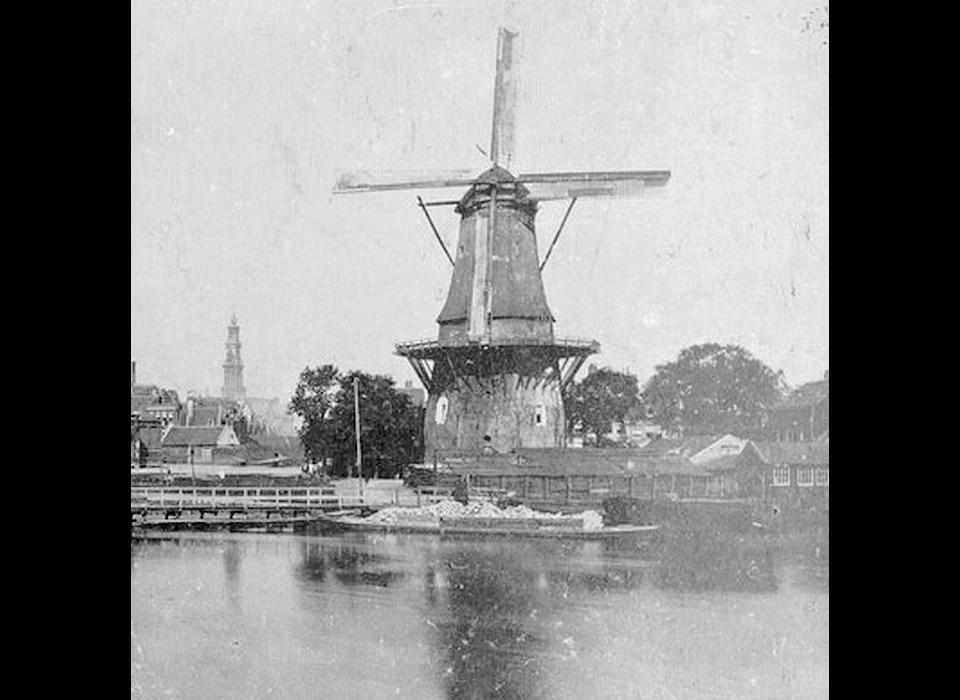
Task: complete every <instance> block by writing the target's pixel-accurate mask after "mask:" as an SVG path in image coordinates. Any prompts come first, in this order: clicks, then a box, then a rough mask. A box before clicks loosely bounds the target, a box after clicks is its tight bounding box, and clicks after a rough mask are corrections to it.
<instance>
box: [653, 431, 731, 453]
mask: <svg viewBox="0 0 960 700" xmlns="http://www.w3.org/2000/svg"><path fill="white" fill-rule="evenodd" d="M723 437H725V434H724V435H693V436H691V437H687V438H683V439H679V438H660V439H659V440H652V441H651V442H648V443H647V444H646V445H644V446H643V447H641V448H639V449H640V452H641V453H642V454H643V455H644V456H648V457H656V456H665V457H666V456H678V457H693V456H694V455H695V454H698V453H699V452H703V451H704V450H705V449H707V448H708V447H710V445H712V444H713V443H715V442H717V441H718V440H720V439H721V438H723Z"/></svg>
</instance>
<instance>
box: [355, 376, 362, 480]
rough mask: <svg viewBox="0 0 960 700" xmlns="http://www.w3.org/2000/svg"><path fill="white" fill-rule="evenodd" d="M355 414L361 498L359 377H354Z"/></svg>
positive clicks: (358, 478)
mask: <svg viewBox="0 0 960 700" xmlns="http://www.w3.org/2000/svg"><path fill="white" fill-rule="evenodd" d="M353 408H354V411H353V415H354V430H356V433H357V487H358V489H359V493H360V496H361V498H362V497H363V474H362V469H361V466H362V464H363V461H362V456H361V454H360V379H359V377H354V378H353Z"/></svg>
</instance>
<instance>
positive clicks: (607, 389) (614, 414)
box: [564, 367, 640, 439]
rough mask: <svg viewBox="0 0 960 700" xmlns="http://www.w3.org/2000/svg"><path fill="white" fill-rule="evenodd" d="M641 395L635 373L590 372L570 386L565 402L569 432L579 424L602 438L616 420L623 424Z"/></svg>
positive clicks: (609, 370)
mask: <svg viewBox="0 0 960 700" xmlns="http://www.w3.org/2000/svg"><path fill="white" fill-rule="evenodd" d="M639 394H640V389H639V386H638V384H637V378H636V377H635V376H634V375H632V374H628V373H626V372H617V371H615V370H612V369H610V368H609V367H604V368H603V369H599V370H596V371H595V372H591V373H590V374H588V375H587V376H586V377H585V378H584V380H583V381H582V382H579V383H574V384H573V385H572V386H571V387H570V391H569V392H568V394H567V396H566V398H565V400H564V408H565V412H566V416H567V430H568V432H569V431H570V430H572V429H573V426H575V425H576V424H577V423H578V422H579V423H581V424H582V425H583V427H584V428H586V429H587V430H591V431H593V432H594V433H596V434H597V438H598V439H599V438H600V437H601V436H602V435H604V434H606V433H607V432H609V430H610V427H611V424H612V423H613V422H614V421H618V422H623V419H624V418H625V417H626V415H627V413H628V412H629V411H630V410H631V409H632V408H634V407H635V406H636V405H637V404H638V401H639Z"/></svg>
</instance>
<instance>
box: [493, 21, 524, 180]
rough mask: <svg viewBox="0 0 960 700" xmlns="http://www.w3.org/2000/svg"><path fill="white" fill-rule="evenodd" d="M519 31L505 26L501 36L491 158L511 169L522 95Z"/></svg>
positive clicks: (498, 45)
mask: <svg viewBox="0 0 960 700" xmlns="http://www.w3.org/2000/svg"><path fill="white" fill-rule="evenodd" d="M518 36H519V34H518V33H517V32H511V31H509V30H508V29H504V28H501V29H500V34H499V36H498V38H497V76H496V79H495V82H494V89H493V133H492V135H491V137H490V160H492V161H493V164H494V165H500V164H503V165H504V167H506V168H507V169H509V168H510V162H511V160H513V151H514V146H515V140H516V131H517V102H518V97H519V83H518V77H517V76H518V73H517V70H516V67H517V59H518V58H519V42H518V41H517V37H518Z"/></svg>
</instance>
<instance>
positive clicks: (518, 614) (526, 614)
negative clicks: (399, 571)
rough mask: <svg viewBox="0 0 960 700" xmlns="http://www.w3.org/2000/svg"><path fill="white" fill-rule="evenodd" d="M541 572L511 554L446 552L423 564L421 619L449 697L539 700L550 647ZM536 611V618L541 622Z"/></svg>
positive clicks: (458, 699) (453, 698) (467, 551)
mask: <svg viewBox="0 0 960 700" xmlns="http://www.w3.org/2000/svg"><path fill="white" fill-rule="evenodd" d="M538 579H539V577H538V575H537V573H536V572H535V571H531V570H528V569H527V568H526V567H525V566H524V563H523V562H522V561H521V560H519V559H518V558H516V557H512V556H504V555H503V554H502V553H500V554H498V555H493V554H490V553H488V552H483V551H470V550H466V551H460V552H451V553H449V554H445V555H443V556H441V557H440V558H439V559H437V560H436V561H434V562H432V563H430V564H429V565H428V566H427V572H426V576H425V580H426V597H427V601H428V603H429V605H430V608H431V612H432V613H433V614H432V615H431V616H430V617H429V618H428V619H427V621H426V624H427V625H428V626H429V627H430V628H431V630H432V634H431V639H432V641H433V644H434V645H435V648H436V652H437V656H438V657H439V658H440V659H441V663H440V668H439V669H438V670H439V673H440V678H441V682H442V684H443V687H444V689H445V691H446V695H447V697H448V698H449V699H450V700H460V699H461V698H488V697H489V698H507V699H508V698H535V697H540V695H539V690H540V689H539V686H538V683H537V678H538V676H539V675H540V673H541V669H540V664H539V659H540V656H541V655H542V654H543V653H544V652H545V650H546V648H547V646H548V643H547V641H546V639H545V638H544V637H543V636H542V635H541V634H540V633H539V627H540V626H541V625H542V624H543V620H544V618H545V616H546V615H545V614H544V608H545V607H547V606H546V605H545V604H544V601H543V599H542V598H543V596H542V587H541V586H539V585H538ZM538 614H539V619H538Z"/></svg>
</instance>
